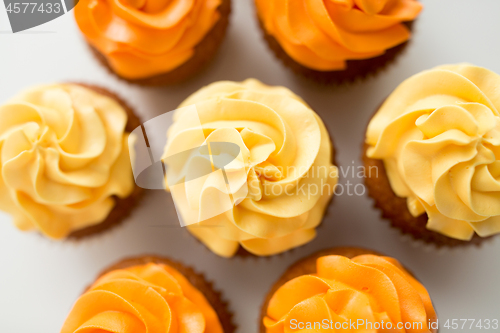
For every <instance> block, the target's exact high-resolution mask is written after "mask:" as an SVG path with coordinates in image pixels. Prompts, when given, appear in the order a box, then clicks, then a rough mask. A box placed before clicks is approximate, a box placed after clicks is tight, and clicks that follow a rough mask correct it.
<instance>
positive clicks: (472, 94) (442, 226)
mask: <svg viewBox="0 0 500 333" xmlns="http://www.w3.org/2000/svg"><path fill="white" fill-rule="evenodd" d="M498 110H500V76H499V75H497V74H495V73H493V72H491V71H489V70H487V69H485V68H481V67H476V66H472V65H469V64H459V65H448V66H441V67H437V68H434V69H431V70H428V71H424V72H422V73H420V74H417V75H415V76H413V77H411V78H409V79H407V80H406V81H405V82H403V83H402V84H401V85H400V86H399V87H398V88H397V89H396V90H395V91H394V92H393V93H392V94H391V95H390V96H389V98H388V99H387V100H386V101H385V103H384V104H383V105H382V107H381V108H380V109H379V110H378V111H377V113H376V115H375V116H374V117H373V119H372V120H371V121H370V124H369V126H368V131H367V134H366V142H367V144H368V145H370V148H369V149H368V151H367V155H368V157H371V158H376V159H382V160H383V161H384V165H385V169H386V171H387V175H388V178H389V180H390V184H391V187H392V189H393V191H394V193H395V194H396V195H398V196H400V197H403V198H407V202H408V210H409V211H410V213H411V214H412V215H413V216H419V215H421V214H423V213H427V215H428V218H429V220H428V223H427V228H428V229H429V230H433V231H436V232H439V233H441V234H444V235H446V236H448V237H452V238H456V239H460V240H470V239H471V238H472V236H473V235H474V232H475V233H477V234H478V235H479V236H482V237H486V236H490V235H493V234H496V233H499V232H500V205H499V201H498V199H499V198H500V161H499V159H500V114H499V111H498Z"/></svg>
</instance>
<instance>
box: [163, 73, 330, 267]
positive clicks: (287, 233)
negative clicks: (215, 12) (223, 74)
mask: <svg viewBox="0 0 500 333" xmlns="http://www.w3.org/2000/svg"><path fill="white" fill-rule="evenodd" d="M180 107H181V108H180V109H179V110H177V111H176V114H175V122H174V124H173V125H172V126H171V128H170V129H169V131H168V135H167V136H168V143H167V146H166V147H165V155H164V158H165V163H166V165H167V182H168V183H169V188H170V191H171V193H172V196H173V199H174V202H175V204H176V208H177V210H178V212H179V213H180V216H181V218H182V219H183V220H184V221H183V222H184V223H185V224H186V225H187V226H188V229H189V231H190V232H191V233H192V234H193V235H194V236H195V237H197V238H198V239H199V240H201V241H202V242H203V243H205V244H206V245H207V246H208V247H209V248H210V249H211V250H212V251H213V252H215V253H217V254H218V255H221V256H224V257H231V256H233V255H234V254H235V253H236V252H237V250H238V248H239V246H240V245H241V246H242V247H243V248H244V249H246V250H247V251H249V252H250V253H252V254H255V255H261V256H266V255H272V254H276V253H280V252H283V251H286V250H288V249H290V248H293V247H296V246H299V245H302V244H304V243H307V242H309V241H310V240H311V239H313V238H314V237H315V234H316V232H315V228H316V226H318V224H319V223H320V222H321V220H322V217H323V212H324V209H325V207H326V205H327V203H328V201H329V199H330V198H331V196H332V194H333V191H334V187H335V185H336V183H337V179H338V170H337V168H336V167H335V166H334V165H333V164H332V144H331V141H330V137H329V136H328V132H327V130H326V128H325V126H324V124H323V122H322V121H321V119H320V118H319V116H318V115H317V114H316V113H314V111H312V110H311V108H310V107H309V106H308V105H307V104H306V103H305V102H304V101H303V100H302V99H300V98H299V97H298V96H297V95H295V94H293V93H292V92H291V91H290V90H288V89H286V88H283V87H269V86H266V85H264V84H262V83H260V82H259V81H257V80H254V79H249V80H246V81H244V82H241V83H239V82H229V81H223V82H217V83H213V84H211V85H209V86H207V87H205V88H203V89H201V90H199V91H198V92H196V93H194V94H193V95H191V96H190V97H189V98H188V99H187V100H185V101H184V102H183V103H182V104H181V106H180ZM219 142H224V143H231V144H233V145H234V146H236V147H237V148H239V149H238V152H237V153H236V155H238V156H235V157H236V158H234V160H233V161H232V162H231V163H230V164H229V165H227V166H226V167H225V172H226V176H225V177H227V179H228V181H226V180H225V178H224V176H223V175H222V174H221V173H220V172H212V173H210V174H209V175H206V176H204V177H199V178H197V179H195V180H193V179H194V178H196V177H194V176H192V174H196V173H199V172H200V168H201V167H200V165H201V164H202V163H203V161H204V160H206V158H207V154H205V155H204V154H203V153H201V154H197V155H189V156H186V157H185V159H183V160H182V161H179V160H177V161H175V162H173V161H169V159H168V158H167V157H168V156H172V155H174V154H175V153H176V152H179V151H188V150H189V149H192V148H194V147H200V146H203V145H207V144H208V145H210V144H213V143H219ZM213 154H215V153H213ZM210 163H211V161H209V166H210V165H211V164H210ZM219 171H220V170H219ZM175 179H184V180H186V179H190V181H185V182H181V183H176V184H175V186H172V185H173V182H172V180H175ZM226 183H228V184H229V185H228V186H226ZM214 209H219V210H218V211H216V212H215V213H214Z"/></svg>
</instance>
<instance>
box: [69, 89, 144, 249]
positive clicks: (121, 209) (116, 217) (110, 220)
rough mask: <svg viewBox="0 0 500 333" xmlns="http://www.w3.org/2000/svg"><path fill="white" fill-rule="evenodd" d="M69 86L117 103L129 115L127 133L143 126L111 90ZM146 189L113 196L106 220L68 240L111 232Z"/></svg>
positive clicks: (135, 189) (135, 186)
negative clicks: (126, 195)
mask: <svg viewBox="0 0 500 333" xmlns="http://www.w3.org/2000/svg"><path fill="white" fill-rule="evenodd" d="M69 84H74V85H79V86H81V87H84V88H87V89H90V90H92V91H94V92H96V93H98V94H101V95H104V96H107V97H109V98H112V99H113V100H115V101H117V102H118V103H119V104H120V105H121V106H122V107H123V109H124V110H125V111H126V113H127V124H126V125H125V132H128V133H130V132H132V131H133V130H134V129H135V128H137V127H138V126H141V121H140V119H139V118H138V117H137V116H136V115H135V113H134V110H133V109H132V107H130V106H129V104H128V103H126V102H125V101H124V100H123V99H122V98H121V97H120V96H118V95H117V94H116V93H114V92H111V91H110V90H108V89H106V88H103V87H100V86H97V85H92V84H86V83H75V82H71V83H69ZM143 194H144V189H142V188H140V187H139V186H137V184H135V181H134V189H133V191H132V193H131V194H130V195H129V196H128V197H126V198H120V197H118V196H113V200H114V201H115V205H114V207H113V209H112V210H111V211H110V212H109V214H108V216H107V217H106V219H105V220H104V221H102V222H100V223H98V224H95V225H92V226H89V227H85V228H83V229H79V230H75V231H73V232H71V233H70V234H69V235H68V236H67V237H66V240H76V241H79V240H82V239H84V238H87V237H89V236H95V235H97V234H101V233H102V232H103V231H109V230H111V229H113V228H115V227H117V226H118V225H120V224H121V223H122V222H123V221H124V220H125V219H126V218H127V217H128V216H129V215H130V214H131V212H132V210H133V209H134V208H135V207H136V206H137V205H138V203H139V202H140V200H141V199H142V198H143Z"/></svg>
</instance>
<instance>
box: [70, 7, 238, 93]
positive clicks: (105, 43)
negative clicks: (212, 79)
mask: <svg viewBox="0 0 500 333" xmlns="http://www.w3.org/2000/svg"><path fill="white" fill-rule="evenodd" d="M230 5H231V4H230V0H178V1H167V0H143V1H141V0H137V1H136V0H82V1H79V3H78V6H75V18H76V22H77V24H78V27H79V28H80V30H81V31H82V33H83V35H84V37H85V39H86V41H87V43H88V44H89V45H90V47H91V49H92V51H93V52H94V53H95V55H96V57H97V59H98V60H99V61H100V62H101V63H102V64H104V65H105V66H106V67H107V68H108V69H109V70H110V71H111V72H112V73H114V74H116V75H117V76H119V77H120V78H122V79H125V80H127V81H129V82H132V83H138V84H143V85H163V84H172V83H177V82H180V81H182V80H185V79H187V78H189V77H191V76H193V75H194V74H196V73H197V72H199V71H200V69H202V67H204V65H205V64H206V63H207V62H208V61H209V60H210V59H211V58H212V57H213V56H214V55H215V53H216V51H217V49H218V48H219V45H220V44H221V42H222V40H223V38H224V35H225V31H226V28H227V25H228V21H229V12H230Z"/></svg>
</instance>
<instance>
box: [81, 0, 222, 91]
mask: <svg viewBox="0 0 500 333" xmlns="http://www.w3.org/2000/svg"><path fill="white" fill-rule="evenodd" d="M218 11H219V13H220V18H219V20H218V21H217V23H216V24H215V25H214V26H213V27H212V29H211V30H210V31H209V32H208V33H207V34H206V35H205V37H203V39H202V40H201V42H200V43H199V44H198V45H196V46H195V48H194V54H193V56H192V57H191V58H190V59H189V60H188V61H187V62H185V63H183V64H182V65H180V66H179V67H177V68H175V69H173V70H171V71H169V72H165V73H161V74H157V75H154V76H150V77H146V78H140V79H130V78H126V77H123V76H121V75H120V74H118V73H116V72H115V71H114V70H113V68H112V67H111V65H110V64H109V62H108V60H107V58H106V57H105V56H104V55H103V54H102V53H101V52H100V51H99V50H97V49H96V48H95V47H94V46H92V45H91V44H90V43H89V42H88V41H86V42H87V45H88V47H89V48H90V50H91V52H92V53H93V55H94V57H95V58H96V59H97V61H98V62H99V63H101V65H102V66H104V67H105V68H106V69H107V71H108V72H109V73H111V74H113V75H115V76H116V77H118V78H119V79H121V80H124V81H126V82H128V83H132V84H138V85H142V86H166V85H174V84H177V83H181V82H183V81H186V80H187V79H189V78H191V77H193V76H195V75H196V74H198V73H200V72H201V71H202V70H203V69H205V67H207V65H208V64H209V62H210V61H211V60H212V59H213V58H214V57H215V55H216V53H217V51H218V50H219V47H220V45H221V44H222V41H223V40H224V37H225V35H226V30H227V27H228V25H229V16H230V13H231V0H222V3H221V4H220V6H219V7H218Z"/></svg>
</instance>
